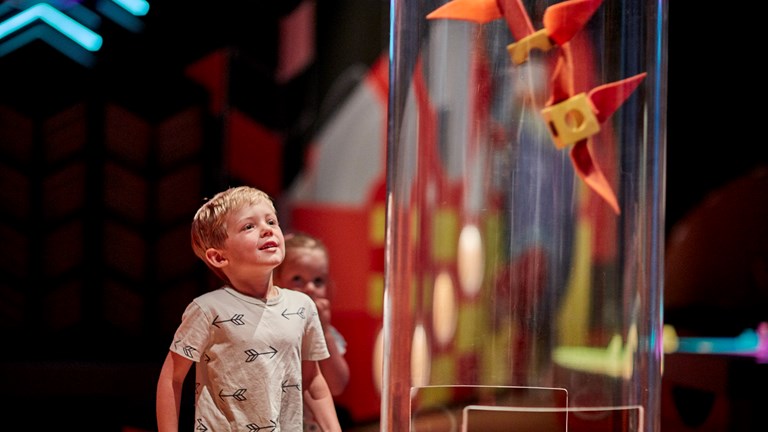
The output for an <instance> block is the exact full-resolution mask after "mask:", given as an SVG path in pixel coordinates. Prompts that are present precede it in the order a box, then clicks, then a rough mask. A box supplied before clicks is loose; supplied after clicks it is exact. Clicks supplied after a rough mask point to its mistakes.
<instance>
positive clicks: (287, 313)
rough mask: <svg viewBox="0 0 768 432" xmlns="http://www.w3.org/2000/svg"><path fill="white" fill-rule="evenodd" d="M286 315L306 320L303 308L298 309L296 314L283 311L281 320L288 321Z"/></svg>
mask: <svg viewBox="0 0 768 432" xmlns="http://www.w3.org/2000/svg"><path fill="white" fill-rule="evenodd" d="M288 315H298V316H300V317H301V319H306V318H304V308H303V307H300V308H299V310H298V311H297V312H288V309H286V310H284V311H283V318H285V319H290V318H288Z"/></svg>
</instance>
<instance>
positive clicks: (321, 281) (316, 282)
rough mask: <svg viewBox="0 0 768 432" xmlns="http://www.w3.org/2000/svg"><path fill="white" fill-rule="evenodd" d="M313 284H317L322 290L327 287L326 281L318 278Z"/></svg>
mask: <svg viewBox="0 0 768 432" xmlns="http://www.w3.org/2000/svg"><path fill="white" fill-rule="evenodd" d="M312 283H313V284H315V286H316V287H318V288H321V287H324V286H325V279H323V278H317V279H315V280H313V281H312Z"/></svg>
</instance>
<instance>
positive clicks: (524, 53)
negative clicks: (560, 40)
mask: <svg viewBox="0 0 768 432" xmlns="http://www.w3.org/2000/svg"><path fill="white" fill-rule="evenodd" d="M553 46H554V45H553V44H552V41H551V40H550V39H549V36H547V30H546V29H541V30H539V31H537V32H536V33H533V34H530V35H528V36H526V37H524V38H522V39H520V40H519V41H517V42H515V43H513V44H509V45H507V52H508V53H509V56H510V57H511V58H512V63H513V64H515V65H519V64H523V63H525V62H526V61H528V53H530V52H531V50H532V49H534V48H537V49H539V50H541V51H543V52H547V51H549V50H550V49H552V47H553Z"/></svg>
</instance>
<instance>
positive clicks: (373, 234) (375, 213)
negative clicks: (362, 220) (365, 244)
mask: <svg viewBox="0 0 768 432" xmlns="http://www.w3.org/2000/svg"><path fill="white" fill-rule="evenodd" d="M386 215H387V213H386V209H385V206H384V204H383V203H381V204H376V205H375V206H374V207H373V208H372V209H371V213H370V217H371V220H370V230H371V231H370V233H369V234H368V235H369V236H370V241H371V246H383V245H384V237H385V229H384V228H385V225H386Z"/></svg>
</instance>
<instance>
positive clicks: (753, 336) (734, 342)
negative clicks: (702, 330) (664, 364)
mask: <svg viewBox="0 0 768 432" xmlns="http://www.w3.org/2000/svg"><path fill="white" fill-rule="evenodd" d="M759 346H760V337H759V336H758V334H757V332H756V331H754V330H752V329H747V330H744V331H743V332H742V333H741V334H740V335H738V336H736V337H731V338H729V337H681V338H680V342H679V345H678V348H677V351H678V352H689V353H700V354H704V353H713V354H714V353H749V352H755V351H757V349H758V347H759Z"/></svg>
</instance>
